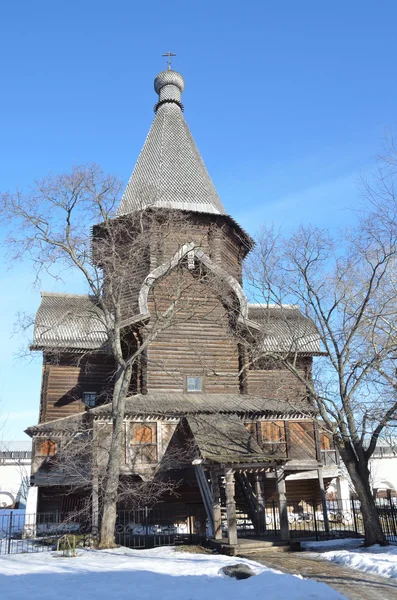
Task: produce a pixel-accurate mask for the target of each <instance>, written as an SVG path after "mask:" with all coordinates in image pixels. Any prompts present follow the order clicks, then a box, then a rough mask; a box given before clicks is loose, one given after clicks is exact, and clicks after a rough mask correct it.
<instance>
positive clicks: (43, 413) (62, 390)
mask: <svg viewBox="0 0 397 600" xmlns="http://www.w3.org/2000/svg"><path fill="white" fill-rule="evenodd" d="M113 374H114V363H113V360H112V359H110V358H109V357H107V356H103V355H94V356H87V357H84V358H81V357H78V356H73V355H63V356H60V357H58V358H57V360H56V361H55V359H54V357H52V356H45V357H44V365H43V384H42V393H41V407H40V419H39V422H40V423H43V422H47V421H53V420H54V419H60V418H62V417H68V416H70V415H74V414H77V413H81V412H83V411H85V408H86V407H85V404H84V403H83V401H82V396H83V392H96V393H97V396H98V402H99V403H104V402H106V400H107V399H108V398H109V394H110V393H111V389H112V376H113Z"/></svg>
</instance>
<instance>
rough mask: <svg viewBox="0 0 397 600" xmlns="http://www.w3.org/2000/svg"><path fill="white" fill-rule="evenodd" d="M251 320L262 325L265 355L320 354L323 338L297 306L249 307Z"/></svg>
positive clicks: (257, 305)
mask: <svg viewBox="0 0 397 600" xmlns="http://www.w3.org/2000/svg"><path fill="white" fill-rule="evenodd" d="M248 318H249V319H250V320H251V321H254V322H255V323H257V324H258V325H259V326H260V335H261V336H262V337H261V339H262V342H263V350H264V351H265V352H280V353H285V352H288V353H295V352H299V353H302V354H307V355H321V354H324V352H322V351H321V341H320V335H319V333H318V330H317V327H316V325H315V324H314V323H313V321H312V320H311V319H309V318H308V317H305V316H304V315H303V314H302V312H301V311H300V309H299V306H296V305H294V304H282V305H279V304H248Z"/></svg>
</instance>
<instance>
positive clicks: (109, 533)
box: [99, 367, 132, 548]
mask: <svg viewBox="0 0 397 600" xmlns="http://www.w3.org/2000/svg"><path fill="white" fill-rule="evenodd" d="M119 369H120V371H119V376H118V377H117V379H116V383H115V387H114V392H113V399H114V401H113V409H112V416H113V429H112V439H111V444H110V450H109V458H108V463H107V466H106V477H105V485H104V491H103V509H102V521H101V531H100V542H99V548H114V547H115V545H116V544H115V538H114V529H115V525H116V518H117V497H118V489H119V479H120V465H121V455H122V450H123V424H124V413H125V399H126V397H127V392H128V388H129V384H130V379H131V371H132V369H131V367H127V368H125V369H122V367H119Z"/></svg>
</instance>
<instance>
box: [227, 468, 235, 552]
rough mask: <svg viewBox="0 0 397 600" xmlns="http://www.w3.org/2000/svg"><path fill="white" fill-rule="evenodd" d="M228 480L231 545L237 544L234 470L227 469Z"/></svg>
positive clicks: (228, 535)
mask: <svg viewBox="0 0 397 600" xmlns="http://www.w3.org/2000/svg"><path fill="white" fill-rule="evenodd" d="M225 480H226V511H227V537H228V543H229V544H230V545H231V546H237V517H236V501H235V499H234V493H235V487H234V471H233V469H225Z"/></svg>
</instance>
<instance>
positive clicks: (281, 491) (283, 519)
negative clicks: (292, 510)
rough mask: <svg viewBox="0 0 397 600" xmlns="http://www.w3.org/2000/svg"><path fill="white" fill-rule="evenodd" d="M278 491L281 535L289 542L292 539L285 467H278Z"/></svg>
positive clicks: (282, 538)
mask: <svg viewBox="0 0 397 600" xmlns="http://www.w3.org/2000/svg"><path fill="white" fill-rule="evenodd" d="M277 491H278V506H279V511H280V536H281V540H282V541H283V542H287V541H289V539H290V535H289V523H288V508H287V496H286V490H285V473H284V470H283V469H277Z"/></svg>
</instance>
